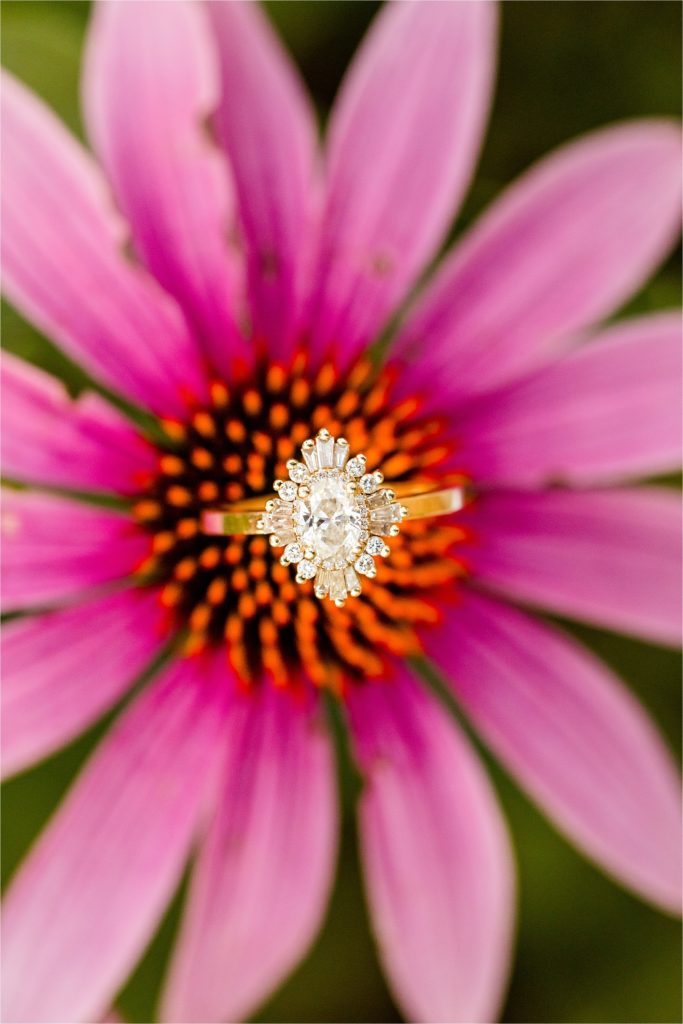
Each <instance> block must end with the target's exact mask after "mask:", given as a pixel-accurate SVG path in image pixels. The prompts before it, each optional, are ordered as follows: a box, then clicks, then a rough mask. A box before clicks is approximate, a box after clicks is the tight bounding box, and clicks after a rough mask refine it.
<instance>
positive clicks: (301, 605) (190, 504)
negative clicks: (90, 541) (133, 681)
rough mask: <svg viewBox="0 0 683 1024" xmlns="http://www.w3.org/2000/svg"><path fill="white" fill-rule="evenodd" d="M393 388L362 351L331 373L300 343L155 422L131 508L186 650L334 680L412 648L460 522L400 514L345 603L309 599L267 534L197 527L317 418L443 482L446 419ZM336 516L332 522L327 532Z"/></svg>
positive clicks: (250, 670) (433, 602)
mask: <svg viewBox="0 0 683 1024" xmlns="http://www.w3.org/2000/svg"><path fill="white" fill-rule="evenodd" d="M393 390H394V388H393V377H392V374H391V373H390V372H389V371H387V370H384V371H376V370H374V369H373V367H372V365H371V364H370V363H369V362H368V361H365V360H363V361H361V362H359V363H357V364H356V365H355V366H354V367H353V368H352V369H351V370H350V371H348V372H346V373H345V374H344V376H343V378H342V377H341V376H340V374H339V373H338V372H337V370H336V368H335V367H334V365H333V364H332V363H329V362H328V363H325V364H324V365H323V366H322V367H321V368H320V369H319V370H317V371H315V372H314V373H312V372H311V370H310V368H309V367H308V365H307V362H306V359H305V357H304V356H303V355H302V354H299V355H297V356H296V357H295V359H294V360H293V362H292V364H291V366H288V367H285V366H281V365H274V364H270V365H266V364H261V365H260V366H259V367H258V369H257V370H256V371H255V372H253V373H252V374H250V376H249V379H248V380H243V381H242V382H240V383H237V384H233V385H231V386H230V387H228V386H226V385H225V384H224V383H223V382H222V381H219V380H214V381H213V382H212V384H211V402H210V403H208V404H207V405H206V406H204V407H201V408H196V409H195V410H194V411H192V412H191V414H190V415H189V418H188V420H187V422H179V421H163V423H162V428H163V433H164V437H165V440H164V441H163V442H162V443H161V444H160V445H159V455H158V473H157V475H156V476H155V477H154V479H153V480H152V481H151V483H150V485H149V487H148V488H147V490H146V492H145V493H144V494H141V495H140V496H139V498H138V499H137V500H136V501H135V504H134V514H135V517H136V519H137V520H138V522H139V523H140V524H141V525H142V526H143V527H144V528H145V529H146V530H148V531H149V534H150V557H149V559H148V560H147V561H146V562H145V565H144V566H143V568H142V569H141V570H140V572H141V577H142V581H143V582H144V583H145V584H148V585H153V586H157V587H159V588H160V600H161V603H162V605H163V607H164V608H165V609H166V610H167V613H168V624H169V628H170V629H171V630H173V631H175V632H177V633H178V636H179V637H180V638H181V642H182V646H183V650H184V651H185V652H186V653H188V654H190V653H195V652H197V651H200V650H202V649H203V648H204V647H206V646H208V645H224V646H225V648H226V651H227V655H228V658H229V660H230V662H231V664H232V666H233V667H234V669H235V671H236V672H237V674H238V675H239V677H240V679H241V680H242V681H243V682H244V683H245V684H247V685H248V684H251V683H252V682H255V681H257V680H259V679H262V678H263V677H264V676H269V677H271V678H272V680H273V681H274V682H275V683H276V684H278V685H283V684H286V683H289V682H296V681H298V680H301V679H302V678H303V677H304V676H307V677H308V678H309V679H311V680H313V681H314V682H315V683H316V684H318V685H329V686H331V687H333V688H335V689H339V688H341V687H342V686H343V684H344V682H345V681H347V680H350V679H353V678H360V677H367V676H375V675H380V674H382V672H383V671H384V665H385V659H386V657H387V655H389V654H393V655H399V656H401V655H406V654H410V653H417V652H418V651H419V650H420V648H421V645H420V631H421V628H422V627H424V626H425V625H427V624H429V623H433V622H436V621H437V620H438V618H439V607H440V605H441V604H442V603H443V601H444V600H449V599H452V592H453V581H454V580H455V579H456V578H457V577H458V576H459V575H461V574H462V572H463V566H462V563H461V561H460V559H459V557H458V545H459V542H460V541H461V540H462V538H463V530H462V528H461V527H459V526H456V525H454V524H453V523H452V522H451V521H449V520H431V521H430V520H424V521H416V522H413V523H411V522H410V521H407V522H406V523H405V524H404V525H403V528H402V532H401V535H400V536H399V537H397V538H395V540H393V541H392V551H391V554H390V555H389V557H388V558H387V559H386V560H382V564H381V565H380V566H378V573H377V577H376V579H375V580H372V581H370V580H369V581H367V582H366V584H365V585H364V589H363V594H362V595H361V597H359V598H355V599H353V600H352V601H350V602H349V603H348V604H347V605H346V606H345V607H344V608H336V607H335V606H334V605H333V604H332V603H331V602H329V601H324V602H323V601H319V600H318V599H317V598H316V597H315V596H314V595H313V589H312V586H313V585H312V583H306V584H303V585H297V584H296V583H295V582H294V579H293V575H292V572H291V570H290V569H289V568H287V567H285V566H283V565H281V564H280V562H279V559H278V556H277V554H276V553H275V552H274V551H272V550H271V549H270V548H269V546H268V543H267V540H266V538H265V537H246V536H245V537H226V538H221V537H218V538H217V537H209V536H206V535H205V534H203V533H202V530H201V525H200V517H201V513H202V511H203V510H205V509H208V508H215V507H216V505H221V504H224V503H230V502H234V501H238V500H241V499H243V498H247V497H250V496H256V495H259V496H260V495H263V496H264V503H265V500H266V498H267V497H268V496H270V495H271V488H272V483H273V481H274V480H275V479H276V478H277V477H286V475H287V470H286V462H287V460H288V459H291V458H293V457H297V456H298V449H299V446H300V445H301V443H302V442H303V441H304V440H305V439H306V438H307V437H309V436H310V435H311V434H312V433H314V432H315V431H316V430H318V429H320V428H321V427H327V429H328V430H329V431H330V432H331V433H333V434H335V435H337V436H340V435H343V436H344V437H346V438H347V439H348V441H349V445H350V448H351V450H352V451H363V452H364V453H365V454H366V456H367V459H368V467H369V468H371V469H374V468H379V467H381V469H382V471H383V473H384V475H385V478H386V480H387V482H388V483H389V484H391V483H392V482H398V481H400V480H406V479H410V480H422V481H424V483H425V485H426V486H430V485H433V483H434V482H435V481H439V482H441V483H443V482H444V480H448V478H449V476H450V474H451V473H454V467H453V465H452V448H453V445H452V440H451V438H450V437H449V436H448V434H447V433H446V430H445V426H444V423H443V422H442V421H441V420H439V419H437V418H434V417H427V416H425V415H424V414H423V412H422V411H421V405H420V402H419V401H418V400H417V399H414V398H408V399H403V400H400V401H398V400H394V398H393V394H392V393H393ZM459 477H460V475H458V478H459ZM318 513H319V514H320V515H324V509H320V510H318ZM318 513H316V514H318ZM337 525H338V524H335V522H334V521H333V520H331V521H330V524H329V529H330V531H331V532H333V531H334V530H335V529H336V528H337Z"/></svg>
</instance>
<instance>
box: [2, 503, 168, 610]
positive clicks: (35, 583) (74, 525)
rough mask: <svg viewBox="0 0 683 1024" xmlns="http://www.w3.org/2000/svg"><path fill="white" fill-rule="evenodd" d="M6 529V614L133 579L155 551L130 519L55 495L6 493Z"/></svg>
mask: <svg viewBox="0 0 683 1024" xmlns="http://www.w3.org/2000/svg"><path fill="white" fill-rule="evenodd" d="M0 526H1V528H2V540H3V543H2V548H3V551H2V554H3V564H2V597H3V611H6V612H8V611H14V610H16V609H21V608H26V607H28V606H30V605H36V604H46V603H48V602H50V601H59V600H61V599H63V598H67V597H76V596H78V595H79V594H83V592H84V591H86V590H87V589H88V588H89V587H93V586H96V585H98V584H101V583H106V582H108V581H110V580H116V579H120V578H121V577H124V576H128V575H129V574H130V573H132V572H133V571H134V570H135V569H136V568H137V567H138V566H139V564H140V563H141V562H142V561H143V559H144V557H145V555H147V554H148V552H149V539H148V538H147V537H146V536H145V534H144V533H143V532H142V531H141V530H139V529H138V527H137V526H136V525H135V524H134V523H133V522H132V520H130V519H129V518H128V517H127V516H124V515H121V514H120V513H119V512H113V511H110V510H109V509H104V508H96V507H93V506H90V505H83V504H79V503H77V502H74V501H69V500H68V499H66V498H58V497H55V496H54V495H48V494H31V493H30V492H27V491H8V490H5V491H4V492H3V509H2V519H1V520H0Z"/></svg>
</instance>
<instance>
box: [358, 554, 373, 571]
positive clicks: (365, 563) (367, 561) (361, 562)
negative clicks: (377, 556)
mask: <svg viewBox="0 0 683 1024" xmlns="http://www.w3.org/2000/svg"><path fill="white" fill-rule="evenodd" d="M356 569H357V570H358V572H359V573H361V575H363V576H374V575H375V563H374V562H373V560H372V558H371V556H370V555H361V556H360V558H359V559H358V560H357V562H356Z"/></svg>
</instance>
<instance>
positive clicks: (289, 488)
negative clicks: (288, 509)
mask: <svg viewBox="0 0 683 1024" xmlns="http://www.w3.org/2000/svg"><path fill="white" fill-rule="evenodd" d="M278 494H279V495H280V497H281V498H282V500H283V501H294V499H295V498H296V496H297V494H298V488H297V486H296V484H294V483H292V481H291V480H285V481H283V483H281V484H280V488H279V490H278Z"/></svg>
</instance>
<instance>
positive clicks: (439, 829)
mask: <svg viewBox="0 0 683 1024" xmlns="http://www.w3.org/2000/svg"><path fill="white" fill-rule="evenodd" d="M349 711H350V716H351V727H352V736H353V741H354V749H355V752H356V756H357V758H358V762H359V766H360V768H361V770H362V772H363V774H364V776H365V789H364V792H363V796H362V799H361V806H360V828H361V841H362V854H363V862H364V866H365V876H366V882H367V888H368V898H369V901H370V909H371V911H372V920H373V922H374V928H375V932H376V935H377V941H378V943H379V953H380V956H381V958H382V961H383V963H384V967H385V969H386V971H387V973H388V977H389V980H390V982H391V985H392V987H393V990H394V992H395V994H396V997H397V999H398V1001H399V1003H400V1004H401V1006H402V1007H403V1009H404V1010H405V1011H406V1013H407V1014H408V1015H409V1018H410V1019H411V1020H415V1021H449V1022H453V1024H455V1022H457V1021H466V1022H468V1024H472V1022H476V1021H489V1020H492V1019H494V1018H495V1016H496V1012H497V1010H498V1009H499V1006H500V1001H501V998H502V995H503V989H504V987H505V982H506V978H507V971H508V960H509V953H510V944H511V938H512V935H511V933H512V924H513V913H514V894H513V888H514V884H513V868H512V862H511V856H510V849H509V845H508V840H507V835H506V832H505V827H504V825H503V821H502V819H501V816H500V811H499V809H498V806H497V803H496V801H495V797H494V795H493V792H492V790H491V786H490V784H489V782H488V780H487V778H486V776H485V773H484V771H483V768H482V766H481V765H480V763H479V761H478V759H477V758H476V757H475V755H474V753H473V752H472V750H471V748H470V747H469V745H468V743H467V741H466V740H465V737H464V736H463V734H462V733H461V732H460V730H459V729H458V727H457V726H456V724H455V721H452V720H449V719H448V718H447V717H446V715H445V714H444V712H443V711H442V710H441V708H440V707H439V705H438V704H437V703H436V702H435V701H434V700H433V698H431V697H430V696H429V695H428V694H427V693H426V692H424V691H423V690H422V689H421V688H420V687H418V685H417V684H416V683H415V681H414V680H413V679H412V678H411V677H410V676H409V675H408V674H407V673H406V672H405V671H404V670H403V669H400V670H399V672H398V674H397V675H396V677H395V678H392V679H391V680H390V681H389V682H387V683H385V684H372V685H368V686H357V687H353V688H352V692H351V694H350V697H349Z"/></svg>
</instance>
